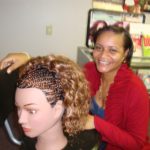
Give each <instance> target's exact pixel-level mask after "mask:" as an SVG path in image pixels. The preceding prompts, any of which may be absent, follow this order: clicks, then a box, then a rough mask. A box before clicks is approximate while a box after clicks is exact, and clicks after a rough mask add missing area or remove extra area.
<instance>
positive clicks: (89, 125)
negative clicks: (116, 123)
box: [85, 115, 95, 129]
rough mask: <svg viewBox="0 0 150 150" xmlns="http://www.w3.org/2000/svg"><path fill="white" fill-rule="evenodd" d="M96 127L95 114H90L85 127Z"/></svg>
mask: <svg viewBox="0 0 150 150" xmlns="http://www.w3.org/2000/svg"><path fill="white" fill-rule="evenodd" d="M94 128H95V125H94V116H92V115H88V116H87V121H86V125H85V129H94Z"/></svg>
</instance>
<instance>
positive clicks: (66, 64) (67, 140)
mask: <svg viewBox="0 0 150 150" xmlns="http://www.w3.org/2000/svg"><path fill="white" fill-rule="evenodd" d="M89 98H90V95H89V89H88V82H87V81H86V79H85V77H84V74H83V72H82V71H81V69H80V68H79V67H78V65H76V64H75V63H74V62H73V61H71V60H70V59H68V58H66V57H63V56H54V55H50V56H45V57H37V58H33V59H31V60H30V61H29V62H28V63H27V64H26V65H25V66H23V67H22V68H21V71H20V74H19V79H18V82H17V90H16V94H15V104H16V107H17V110H18V111H17V112H18V118H19V121H18V122H19V124H20V125H21V127H22V129H23V131H24V134H25V135H26V136H27V137H30V138H35V137H36V138H37V141H36V144H35V148H36V149H37V150H47V149H48V150H54V149H55V150H60V149H63V150H78V149H82V150H91V149H92V148H93V147H94V146H95V145H97V144H98V141H99V136H98V133H97V132H96V131H95V130H94V129H92V130H87V131H86V130H85V131H83V130H84V128H85V124H86V118H87V115H88V112H89ZM33 147H34V146H33ZM26 149H29V148H28V147H27V148H26ZM31 149H32V148H31Z"/></svg>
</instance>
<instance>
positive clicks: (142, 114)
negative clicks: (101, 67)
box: [84, 62, 149, 150]
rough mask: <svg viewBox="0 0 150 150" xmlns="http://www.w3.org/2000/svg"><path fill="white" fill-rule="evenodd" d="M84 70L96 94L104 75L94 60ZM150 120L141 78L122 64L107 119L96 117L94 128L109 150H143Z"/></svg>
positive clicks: (108, 108) (92, 92)
mask: <svg viewBox="0 0 150 150" xmlns="http://www.w3.org/2000/svg"><path fill="white" fill-rule="evenodd" d="M84 71H85V75H86V77H87V80H88V81H89V82H90V88H91V95H92V96H93V95H95V93H96V91H97V90H98V88H99V85H100V78H101V74H100V73H98V72H97V70H96V66H95V64H94V63H93V62H89V63H87V64H86V65H85V67H84ZM148 119H149V99H148V92H147V90H146V88H145V86H144V84H143V82H142V81H141V80H140V78H139V77H138V76H137V75H135V74H134V73H133V71H132V70H131V69H130V68H129V67H128V66H127V65H126V64H123V65H122V66H121V67H120V69H119V70H118V72H117V75H116V76H115V79H114V83H113V84H111V86H110V89H109V92H108V96H107V101H106V108H105V117H104V119H101V118H100V117H98V116H94V123H95V128H96V129H97V131H98V132H99V133H100V134H101V136H102V139H103V140H104V141H106V142H107V143H108V144H107V148H106V150H122V149H123V150H141V149H142V147H143V145H144V143H145V142H146V137H147V133H148V130H147V129H148Z"/></svg>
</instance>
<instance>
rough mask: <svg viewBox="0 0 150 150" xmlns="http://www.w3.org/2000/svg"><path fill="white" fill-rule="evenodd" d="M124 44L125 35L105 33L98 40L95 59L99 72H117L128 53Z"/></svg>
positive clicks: (94, 52)
mask: <svg viewBox="0 0 150 150" xmlns="http://www.w3.org/2000/svg"><path fill="white" fill-rule="evenodd" d="M123 44H124V41H123V35H122V34H115V33H113V32H112V31H107V32H104V33H102V34H101V35H100V36H99V37H98V38H97V41H96V43H95V48H94V50H93V57H94V60H95V62H96V66H97V69H98V71H99V72H101V73H104V74H105V73H111V72H112V73H113V72H114V73H115V72H117V70H118V69H119V67H120V65H121V64H122V62H123V60H124V58H125V57H126V53H127V51H126V52H125V51H124V48H123Z"/></svg>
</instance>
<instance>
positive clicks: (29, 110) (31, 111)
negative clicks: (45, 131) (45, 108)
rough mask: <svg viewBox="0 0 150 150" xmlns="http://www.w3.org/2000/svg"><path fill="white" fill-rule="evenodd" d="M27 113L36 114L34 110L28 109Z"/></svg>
mask: <svg viewBox="0 0 150 150" xmlns="http://www.w3.org/2000/svg"><path fill="white" fill-rule="evenodd" d="M28 112H29V113H30V114H32V115H33V114H36V113H37V110H35V109H28Z"/></svg>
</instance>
